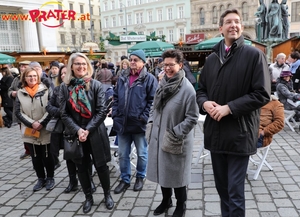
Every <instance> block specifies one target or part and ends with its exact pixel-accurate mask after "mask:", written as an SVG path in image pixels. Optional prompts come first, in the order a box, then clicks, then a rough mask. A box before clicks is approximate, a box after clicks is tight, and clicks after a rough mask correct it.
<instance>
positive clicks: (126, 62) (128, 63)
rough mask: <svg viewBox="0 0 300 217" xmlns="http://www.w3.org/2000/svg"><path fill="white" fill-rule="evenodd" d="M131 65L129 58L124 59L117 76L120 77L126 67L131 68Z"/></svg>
mask: <svg viewBox="0 0 300 217" xmlns="http://www.w3.org/2000/svg"><path fill="white" fill-rule="evenodd" d="M129 66H130V62H129V60H128V59H124V60H122V61H121V64H120V69H119V71H118V74H117V76H118V77H119V76H120V75H121V74H122V73H123V72H124V71H125V70H126V69H128V68H129Z"/></svg>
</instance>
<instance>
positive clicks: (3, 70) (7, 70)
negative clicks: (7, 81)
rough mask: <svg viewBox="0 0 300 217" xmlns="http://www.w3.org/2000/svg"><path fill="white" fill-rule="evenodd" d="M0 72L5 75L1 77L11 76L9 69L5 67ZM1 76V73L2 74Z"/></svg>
mask: <svg viewBox="0 0 300 217" xmlns="http://www.w3.org/2000/svg"><path fill="white" fill-rule="evenodd" d="M1 72H4V73H5V75H3V76H5V77H6V76H12V74H11V72H10V70H9V68H7V67H5V68H1ZM2 74H3V73H2Z"/></svg>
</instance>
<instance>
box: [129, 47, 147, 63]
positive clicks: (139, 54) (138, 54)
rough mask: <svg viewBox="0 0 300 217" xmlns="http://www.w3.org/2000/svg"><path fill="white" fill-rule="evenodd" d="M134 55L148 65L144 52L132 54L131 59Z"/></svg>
mask: <svg viewBox="0 0 300 217" xmlns="http://www.w3.org/2000/svg"><path fill="white" fill-rule="evenodd" d="M132 55H134V56H137V57H138V58H140V59H141V60H143V62H144V63H146V55H145V52H144V51H143V50H135V51H133V52H132V53H131V54H130V56H129V57H131V56H132Z"/></svg>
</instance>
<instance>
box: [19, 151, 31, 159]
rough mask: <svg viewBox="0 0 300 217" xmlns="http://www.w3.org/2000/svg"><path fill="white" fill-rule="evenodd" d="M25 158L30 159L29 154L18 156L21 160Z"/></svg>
mask: <svg viewBox="0 0 300 217" xmlns="http://www.w3.org/2000/svg"><path fill="white" fill-rule="evenodd" d="M26 158H30V154H26V153H24V154H21V156H20V159H21V160H23V159H26Z"/></svg>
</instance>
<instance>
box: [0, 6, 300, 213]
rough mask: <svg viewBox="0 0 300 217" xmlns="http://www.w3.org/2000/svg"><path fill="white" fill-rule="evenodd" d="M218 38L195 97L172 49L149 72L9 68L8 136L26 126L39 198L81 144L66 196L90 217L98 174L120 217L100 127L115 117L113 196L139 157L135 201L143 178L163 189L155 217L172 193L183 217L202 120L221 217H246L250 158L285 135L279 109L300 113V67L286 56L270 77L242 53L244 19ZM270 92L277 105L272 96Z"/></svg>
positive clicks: (140, 58) (81, 65) (123, 64)
mask: <svg viewBox="0 0 300 217" xmlns="http://www.w3.org/2000/svg"><path fill="white" fill-rule="evenodd" d="M219 28H220V32H221V34H222V35H223V36H224V39H223V40H221V41H220V42H219V43H218V44H216V45H215V47H214V49H213V50H214V51H213V54H211V55H209V56H208V58H207V60H206V63H205V65H204V67H203V69H202V72H201V76H200V80H199V83H198V86H199V88H198V89H197V91H195V89H194V85H195V83H196V80H195V78H194V77H193V76H192V73H191V70H190V68H189V65H188V63H187V61H185V60H184V57H183V53H182V52H181V51H180V50H176V49H175V50H166V51H164V52H163V54H162V56H161V57H160V58H158V59H157V65H156V68H155V69H152V71H151V72H150V68H149V67H147V59H146V56H145V53H144V51H143V50H136V51H133V52H132V53H130V54H129V56H128V57H126V56H122V57H121V61H120V64H118V65H117V67H116V68H114V65H113V64H112V63H110V62H107V61H105V60H99V61H93V64H91V61H90V60H89V59H88V58H87V56H86V55H84V54H82V53H73V54H72V55H71V56H70V58H69V60H68V63H67V65H64V64H62V63H59V62H57V61H54V62H52V63H51V65H50V68H49V73H48V74H46V73H45V72H43V70H42V67H41V65H40V64H39V63H38V62H29V61H23V62H20V63H19V69H17V70H16V69H14V70H9V69H8V67H6V68H5V67H4V68H3V69H2V70H1V72H2V79H1V82H0V87H1V89H0V90H1V96H2V105H3V107H4V111H5V113H6V116H5V119H6V120H5V123H6V126H7V127H11V125H12V124H13V123H17V124H19V126H20V131H21V134H22V140H23V143H24V153H22V155H21V156H20V158H21V159H24V158H28V157H31V160H32V163H33V167H34V170H35V172H36V177H37V182H36V184H35V185H34V187H33V191H35V192H36V191H39V190H41V189H42V188H44V187H45V188H46V190H48V191H50V190H51V189H53V188H54V187H55V169H57V168H58V167H59V166H60V161H59V158H58V157H59V151H60V149H64V148H65V151H66V152H67V149H66V147H67V146H66V145H67V144H68V143H70V142H76V144H78V149H79V148H80V150H78V151H79V152H80V153H79V155H77V154H76V156H75V154H74V155H72V156H71V157H70V156H68V157H66V156H67V155H66V154H64V158H65V160H66V164H67V170H68V175H69V185H68V186H67V188H66V189H65V190H64V192H65V193H70V192H72V191H77V190H78V180H79V182H80V185H81V188H82V191H83V193H84V195H85V201H84V203H83V212H84V213H88V212H90V210H91V208H92V206H93V204H94V198H93V193H94V192H95V191H96V185H95V184H94V182H93V177H92V166H94V168H95V170H96V172H97V175H98V177H99V180H100V183H101V187H102V190H103V193H104V203H105V206H106V208H107V209H108V210H111V209H113V207H114V205H115V204H114V201H113V198H112V196H111V184H110V170H109V167H108V165H107V163H108V162H109V161H110V160H111V152H110V142H109V138H108V132H107V129H106V127H105V125H104V120H105V119H106V117H107V116H108V115H110V116H111V117H112V119H113V127H112V128H113V130H114V131H115V133H116V135H117V141H118V142H117V143H118V144H117V145H118V157H119V165H120V171H121V175H120V182H119V184H118V185H117V187H116V188H115V189H114V190H113V192H114V194H120V193H122V192H124V191H126V190H127V189H128V188H129V186H130V181H131V177H132V174H131V164H130V160H131V159H130V154H131V149H132V145H134V146H135V148H136V154H137V165H136V175H135V183H134V186H133V190H134V191H142V190H143V186H144V180H145V179H146V178H147V179H148V180H150V181H153V182H155V183H158V184H159V185H160V188H161V192H162V201H161V203H160V204H159V206H158V207H156V208H155V210H154V213H153V215H161V214H163V213H165V212H166V211H167V210H168V209H169V208H170V207H171V206H173V202H172V194H173V191H174V194H175V198H176V208H175V210H174V213H173V215H172V216H173V217H182V216H184V215H185V210H186V200H187V189H186V187H187V185H189V183H190V182H191V160H192V150H193V143H194V138H193V133H192V129H193V128H194V126H195V125H196V124H197V121H198V115H199V111H200V113H201V114H203V115H206V119H205V122H204V144H205V148H206V149H208V150H209V151H210V154H211V159H212V169H213V173H214V179H215V185H216V188H217V191H218V194H219V196H220V199H221V213H222V216H245V209H246V208H245V195H244V192H245V191H244V183H245V181H244V180H245V177H246V172H247V166H248V162H249V156H250V155H252V154H255V153H256V151H257V148H259V147H262V146H267V145H269V144H270V142H271V140H272V136H273V135H274V134H275V133H277V132H279V131H280V130H281V129H282V128H283V126H284V119H283V118H284V115H283V108H284V109H288V108H287V105H286V101H287V100H286V101H284V98H286V99H292V100H294V101H297V100H299V101H300V93H296V92H299V89H300V88H299V87H298V86H293V81H294V83H295V84H298V83H299V79H300V67H299V61H300V60H299V59H300V55H299V53H298V52H293V53H292V54H291V55H290V57H289V59H290V62H289V63H288V64H287V63H286V61H285V59H286V55H285V54H283V53H280V54H278V55H277V57H276V62H275V63H274V64H271V65H270V66H269V68H268V64H267V60H266V56H265V55H264V54H263V53H262V52H261V51H260V50H258V49H256V48H254V47H252V46H246V45H245V43H244V37H243V36H242V32H243V25H242V17H241V15H240V13H239V11H237V10H236V9H230V10H226V11H225V12H224V13H223V14H222V15H221V17H220V23H219ZM13 73H14V76H13ZM298 74H299V78H298V77H297V75H298ZM237 78H238V79H237ZM291 78H294V79H291ZM271 86H272V91H276V92H277V93H278V96H279V100H280V102H279V101H278V100H277V99H276V98H274V96H271ZM294 87H296V89H295V91H294V89H293V88H294ZM108 101H109V103H108ZM298 108H300V107H296V108H290V109H298ZM260 112H261V113H260ZM53 121H54V122H55V125H54V127H52V128H50V126H49V124H50V123H51V122H53ZM59 126H60V127H59Z"/></svg>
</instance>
